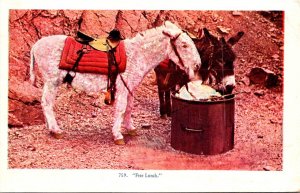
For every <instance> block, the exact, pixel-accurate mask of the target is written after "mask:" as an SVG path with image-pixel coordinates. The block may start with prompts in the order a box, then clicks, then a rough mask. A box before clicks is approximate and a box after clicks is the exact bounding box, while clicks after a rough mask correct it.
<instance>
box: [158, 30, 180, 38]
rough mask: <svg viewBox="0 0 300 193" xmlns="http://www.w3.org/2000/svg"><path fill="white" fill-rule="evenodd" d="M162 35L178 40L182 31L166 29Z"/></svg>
mask: <svg viewBox="0 0 300 193" xmlns="http://www.w3.org/2000/svg"><path fill="white" fill-rule="evenodd" d="M162 33H163V34H164V35H166V36H168V37H169V38H170V39H176V38H177V37H178V36H179V35H180V33H181V31H180V30H179V29H176V28H168V27H166V28H165V29H163V31H162Z"/></svg>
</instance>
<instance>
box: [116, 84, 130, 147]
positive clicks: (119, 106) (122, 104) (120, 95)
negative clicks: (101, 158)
mask: <svg viewBox="0 0 300 193" xmlns="http://www.w3.org/2000/svg"><path fill="white" fill-rule="evenodd" d="M116 95H117V97H116V101H115V117H114V125H113V128H112V133H113V136H114V142H115V144H117V145H124V144H125V141H124V138H123V135H122V133H121V125H122V123H123V119H124V116H125V111H126V106H127V96H128V92H126V91H124V92H120V90H117V93H116Z"/></svg>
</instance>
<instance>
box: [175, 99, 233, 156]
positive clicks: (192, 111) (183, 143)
mask: <svg viewBox="0 0 300 193" xmlns="http://www.w3.org/2000/svg"><path fill="white" fill-rule="evenodd" d="M234 98H235V97H234V95H230V96H228V97H225V98H222V99H220V100H215V101H213V100H212V101H190V100H185V99H181V98H178V97H176V96H175V95H174V94H172V115H171V117H172V121H171V146H172V147H173V148H174V149H176V150H181V151H184V152H187V153H192V154H204V155H215V154H220V153H224V152H227V151H229V150H231V149H233V147H234V112H235V111H234V106H235V101H234Z"/></svg>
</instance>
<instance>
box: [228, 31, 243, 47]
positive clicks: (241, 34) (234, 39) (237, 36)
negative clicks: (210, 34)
mask: <svg viewBox="0 0 300 193" xmlns="http://www.w3.org/2000/svg"><path fill="white" fill-rule="evenodd" d="M244 34H245V33H244V32H243V31H240V32H238V33H237V34H236V35H235V36H233V37H231V38H229V40H228V41H227V43H228V44H230V45H231V46H233V45H234V44H236V43H237V42H238V41H239V40H240V39H241V37H243V35H244Z"/></svg>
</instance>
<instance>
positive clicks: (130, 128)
mask: <svg viewBox="0 0 300 193" xmlns="http://www.w3.org/2000/svg"><path fill="white" fill-rule="evenodd" d="M133 99H134V96H133V93H130V94H128V96H127V106H126V111H125V115H124V121H123V127H124V129H126V130H127V132H128V134H129V135H131V136H135V135H137V132H136V128H135V127H134V125H133V121H132V117H131V112H132V108H133Z"/></svg>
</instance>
